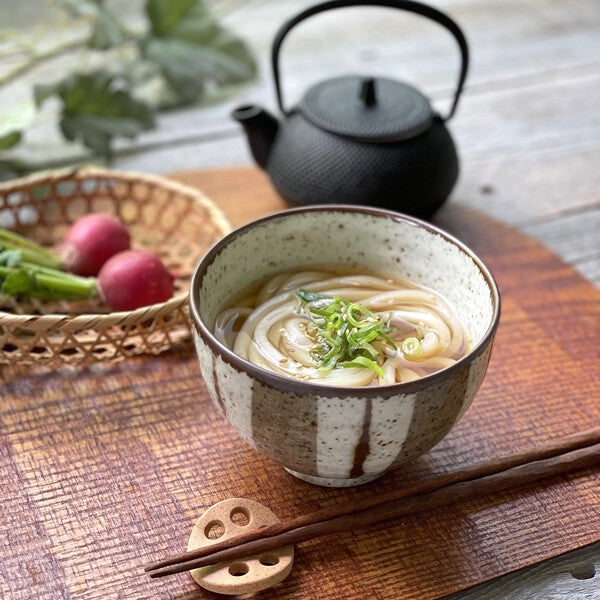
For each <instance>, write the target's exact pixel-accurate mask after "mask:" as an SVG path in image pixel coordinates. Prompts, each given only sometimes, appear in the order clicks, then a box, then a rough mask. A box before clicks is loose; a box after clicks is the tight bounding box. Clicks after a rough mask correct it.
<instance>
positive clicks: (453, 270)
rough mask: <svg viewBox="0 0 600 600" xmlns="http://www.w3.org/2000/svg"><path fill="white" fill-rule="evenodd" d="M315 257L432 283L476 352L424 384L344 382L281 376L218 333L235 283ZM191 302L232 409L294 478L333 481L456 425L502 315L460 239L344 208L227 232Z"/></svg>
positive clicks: (360, 477)
mask: <svg viewBox="0 0 600 600" xmlns="http://www.w3.org/2000/svg"><path fill="white" fill-rule="evenodd" d="M310 265H312V266H313V267H314V266H324V265H338V266H342V267H351V268H354V267H357V268H360V267H366V268H367V269H369V270H375V271H380V272H384V273H389V274H391V275H393V274H397V275H400V276H404V277H408V278H410V279H412V280H413V281H415V282H417V283H420V284H424V285H426V286H429V287H432V288H433V289H435V290H437V291H438V292H439V293H441V294H442V295H443V296H444V297H445V298H446V299H447V300H449V301H450V302H451V303H452V304H453V305H454V307H455V309H456V311H457V313H458V316H459V318H460V319H461V321H462V323H463V324H464V325H465V327H466V328H467V331H468V332H469V334H470V336H471V340H472V350H471V351H470V352H469V353H468V354H467V355H466V356H464V357H463V358H461V359H460V360H458V361H457V362H456V363H455V364H453V365H452V366H450V367H447V368H445V369H443V370H441V371H438V372H436V373H434V374H432V375H428V376H426V377H422V378H421V379H418V380H416V381H412V382H406V383H399V384H395V385H389V386H380V387H368V388H365V387H362V388H339V387H327V386H322V385H318V384H311V383H307V382H304V381H298V380H295V379H291V378H287V377H283V376H280V375H276V374H274V373H272V372H270V371H267V370H265V369H263V368H261V367H258V366H255V365H253V364H251V363H250V362H248V361H246V360H244V359H242V358H240V357H239V356H237V355H236V354H234V353H233V352H232V351H231V350H229V349H227V348H226V347H225V346H223V345H222V344H221V343H220V342H219V341H218V340H217V339H216V338H215V336H214V335H213V333H212V330H213V325H214V322H215V318H216V316H217V314H218V313H219V312H220V311H221V310H222V308H223V305H224V303H226V302H227V301H228V299H230V298H231V297H232V296H233V295H234V294H235V293H236V292H238V291H240V290H242V289H243V288H245V287H247V286H249V285H250V284H252V283H253V282H255V281H257V280H260V279H263V278H265V277H267V276H269V275H273V274H276V273H278V272H281V271H286V270H290V269H295V268H298V267H306V266H310ZM190 303H191V313H192V317H193V324H194V332H193V335H194V340H195V344H196V349H197V352H198V358H199V361H200V370H201V372H202V375H203V377H204V380H205V382H206V386H207V388H208V390H209V393H210V396H211V398H212V399H213V401H214V402H215V404H216V405H217V406H218V407H219V409H220V410H221V411H222V412H223V414H224V415H225V417H226V418H227V419H228V420H229V422H230V423H231V424H232V425H233V426H234V427H235V428H236V429H237V431H238V432H239V433H240V434H241V436H242V437H243V438H245V439H246V440H247V441H248V442H250V443H251V444H252V445H253V446H255V447H256V448H257V449H258V450H261V451H262V452H264V453H265V454H267V455H268V456H269V457H271V458H272V459H274V460H276V461H278V462H280V463H281V464H282V465H283V466H284V467H285V468H286V469H287V470H288V471H289V472H290V473H291V474H292V475H295V476H296V477H299V478H300V479H303V480H305V481H308V482H310V483H315V484H318V485H326V486H332V487H345V486H352V485H358V484H362V483H365V482H367V481H370V480H372V479H375V478H376V477H378V476H379V475H381V474H382V473H384V472H385V471H387V470H389V469H392V468H394V467H396V466H397V465H399V464H401V463H403V462H405V461H409V460H411V459H414V458H416V457H418V456H420V455H421V454H423V453H424V452H427V450H429V449H430V448H431V447H433V446H434V445H435V444H437V443H438V442H439V441H440V440H441V439H442V438H443V437H444V436H445V435H446V434H447V433H448V431H449V430H450V428H451V427H452V426H453V424H454V423H456V421H457V420H458V419H459V418H460V416H461V415H462V414H463V413H464V411H465V410H466V409H467V408H468V407H469V405H470V404H471V401H472V400H473V397H474V396H475V393H476V392H477V390H478V388H479V386H480V385H481V382H482V380H483V377H484V375H485V372H486V369H487V365H488V361H489V358H490V352H491V349H492V342H493V338H494V334H495V332H496V328H497V325H498V320H499V313H500V297H499V293H498V287H497V285H496V283H495V282H494V279H493V277H492V276H491V274H490V273H489V271H488V269H487V268H486V267H485V265H484V264H483V263H482V261H481V260H480V259H479V258H478V257H477V256H476V255H475V254H474V253H473V252H472V251H471V250H469V249H468V248H467V247H466V246H465V245H463V244H462V243H460V242H459V241H457V240H456V239H455V238H453V237H452V236H450V235H449V234H447V233H445V232H443V231H442V230H440V229H437V228H436V227H434V226H432V225H430V224H427V223H424V222H422V221H419V220H417V219H414V218H411V217H407V216H404V215H400V214H398V213H394V212H390V211H384V210H378V209H373V208H370V207H359V206H343V205H335V206H333V205H329V206H315V207H306V208H298V209H292V210H288V211H284V212H280V213H276V214H274V215H271V216H268V217H265V218H262V219H258V220H256V221H253V222H252V223H249V224H248V225H245V226H243V227H241V228H239V229H237V230H235V231H233V232H232V233H230V234H228V235H227V236H225V237H224V238H223V239H222V240H221V241H220V242H218V243H217V244H216V245H215V246H214V247H213V248H212V249H211V250H210V251H209V252H208V253H207V254H206V255H205V256H204V258H203V259H202V260H201V261H200V263H199V265H198V266H197V268H196V271H195V273H194V276H193V279H192V284H191V292H190Z"/></svg>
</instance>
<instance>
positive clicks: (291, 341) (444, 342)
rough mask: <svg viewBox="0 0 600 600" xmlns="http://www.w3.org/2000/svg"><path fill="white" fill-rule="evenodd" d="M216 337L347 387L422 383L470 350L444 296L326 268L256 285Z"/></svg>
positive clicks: (276, 364)
mask: <svg viewBox="0 0 600 600" xmlns="http://www.w3.org/2000/svg"><path fill="white" fill-rule="evenodd" d="M215 335H216V337H217V338H218V339H219V340H220V341H221V342H222V343H223V344H225V345H226V346H227V347H228V348H230V349H231V350H233V352H235V353H236V354H238V355H239V356H241V357H242V358H245V359H246V360H248V361H250V362H252V363H254V364H255V365H258V366H259V367H263V368H264V369H268V370H270V371H273V372H274V373H277V374H279V375H284V376H288V377H293V378H296V379H300V380H304V381H308V382H311V383H317V384H323V385H331V386H340V387H355V386H374V385H391V384H394V383H400V382H406V381H412V380H415V379H418V378H419V377H422V376H424V375H428V374H430V373H433V372H435V371H438V370H440V369H444V368H446V367H449V366H450V365H452V364H454V363H455V362H456V361H457V360H458V359H459V358H461V357H462V356H464V354H465V353H466V352H467V351H468V350H469V338H468V335H467V332H466V331H465V329H464V327H463V325H462V324H461V323H460V321H459V319H458V318H457V316H456V315H455V313H454V311H453V309H452V307H451V306H450V305H449V304H448V302H446V301H445V300H444V299H443V298H442V297H441V296H440V295H439V294H438V293H436V292H435V291H433V290H431V289H429V288H426V287H424V286H421V285H417V284H415V283H413V282H411V281H408V280H406V279H399V278H395V279H390V278H387V277H384V276H380V275H375V274H343V273H342V274H341V273H334V272H326V271H308V270H307V271H295V272H286V273H281V274H278V275H276V276H274V277H271V278H270V279H269V280H268V281H266V282H264V283H263V284H262V285H261V286H260V287H258V286H254V289H252V288H248V289H247V290H245V291H244V292H242V293H241V294H238V296H237V298H236V299H235V300H234V301H233V302H232V303H231V305H230V306H229V307H228V308H226V309H225V310H223V311H222V312H221V313H220V314H219V315H218V317H217V320H216V323H215Z"/></svg>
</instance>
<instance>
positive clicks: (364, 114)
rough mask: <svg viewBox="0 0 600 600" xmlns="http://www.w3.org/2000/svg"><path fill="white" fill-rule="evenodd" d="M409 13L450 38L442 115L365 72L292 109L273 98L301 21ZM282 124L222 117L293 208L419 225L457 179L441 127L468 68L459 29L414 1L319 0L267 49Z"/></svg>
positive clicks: (250, 108) (321, 87)
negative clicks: (450, 91)
mask: <svg viewBox="0 0 600 600" xmlns="http://www.w3.org/2000/svg"><path fill="white" fill-rule="evenodd" d="M361 5H369V6H381V7H387V8H395V9H400V10H404V11H408V12H412V13H415V14H418V15H421V16H422V17H425V18H428V19H431V20H432V21H434V22H436V23H438V24H439V25H441V26H443V27H444V28H445V29H446V30H448V31H449V32H450V33H451V34H452V35H453V37H454V38H455V40H456V42H457V44H458V47H459V50H460V54H461V66H460V72H459V76H458V83H457V86H456V91H455V94H454V99H453V101H452V104H451V107H450V110H449V112H448V115H447V116H446V117H445V118H442V117H441V116H440V115H438V114H437V113H436V112H435V111H434V110H433V108H432V106H431V103H430V102H429V99H428V98H427V97H426V96H425V95H423V94H422V93H421V92H420V91H419V90H417V89H416V88H414V87H412V86H411V85H409V84H406V83H402V82H400V81H397V80H395V79H389V78H384V77H372V76H369V75H344V76H340V77H336V78H333V79H327V80H324V81H321V82H319V83H317V84H315V85H313V86H312V87H311V88H310V89H309V90H308V91H307V92H306V93H305V95H304V97H303V98H302V99H301V100H300V102H299V103H298V104H297V105H296V107H295V108H294V109H292V110H289V111H288V110H286V108H285V106H284V103H283V99H282V91H281V82H280V70H279V51H280V48H281V44H282V42H283V40H284V38H285V37H286V36H287V34H288V33H289V32H290V31H291V30H292V28H294V27H295V26H296V25H297V24H298V23H300V22H302V21H303V20H305V19H307V18H309V17H311V16H313V15H316V14H318V13H321V12H323V11H328V10H336V9H343V8H347V7H350V6H361ZM271 62H272V66H273V80H274V84H275V93H276V97H277V104H278V106H279V109H280V111H281V114H282V119H281V120H277V119H276V118H275V117H274V116H273V115H271V114H269V113H268V112H267V111H266V110H264V109H262V108H261V107H259V106H254V105H245V106H241V107H239V108H238V109H236V110H234V111H233V113H232V116H233V117H234V118H235V119H236V120H237V121H239V122H240V123H241V125H242V126H243V127H244V129H245V132H246V135H247V138H248V143H249V145H250V149H251V151H252V155H253V156H254V159H255V160H256V162H257V163H258V164H259V165H260V166H261V167H262V168H263V169H265V170H266V171H267V173H268V174H269V176H270V178H271V180H272V182H273V184H274V186H275V187H276V188H277V190H278V191H279V193H280V194H281V195H282V196H283V197H284V198H285V199H287V200H288V201H289V202H290V203H293V204H328V203H335V204H367V205H373V206H380V207H384V208H388V209H392V210H396V211H400V212H405V213H409V214H412V215H415V216H418V217H422V218H429V217H431V215H432V214H433V213H434V212H435V211H436V210H437V209H438V208H439V207H440V206H441V205H442V204H443V203H444V201H445V200H446V198H447V197H448V196H449V194H450V192H451V191H452V188H453V187H454V184H455V183H456V180H457V178H458V170H459V167H458V156H457V153H456V148H455V146H454V142H453V141H452V138H451V136H450V132H449V131H448V129H447V127H446V122H447V121H448V119H450V118H451V117H452V116H453V114H454V112H455V110H456V107H457V105H458V101H459V98H460V95H461V92H462V89H463V86H464V83H465V79H466V76H467V70H468V64H469V52H468V46H467V42H466V39H465V36H464V34H463V33H462V31H461V29H460V27H459V26H458V25H457V24H456V23H455V22H454V21H453V20H452V19H451V18H450V17H448V16H447V15H445V14H444V13H442V12H440V11H439V10H438V9H436V8H434V7H431V6H427V5H425V4H421V3H419V2H417V1H415V0H325V1H323V2H321V3H319V4H315V5H313V6H309V7H308V8H306V9H304V10H303V11H302V12H300V13H299V14H297V15H295V16H294V17H292V18H290V19H289V20H288V21H287V22H286V23H284V24H283V25H282V27H281V28H280V29H279V31H278V32H277V34H276V36H275V39H274V41H273V47H272V50H271Z"/></svg>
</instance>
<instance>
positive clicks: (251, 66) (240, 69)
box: [0, 0, 256, 178]
mask: <svg viewBox="0 0 600 600" xmlns="http://www.w3.org/2000/svg"><path fill="white" fill-rule="evenodd" d="M60 2H61V3H62V4H63V5H64V6H65V8H67V10H68V12H69V13H70V14H71V15H72V16H74V17H77V18H84V19H86V20H87V21H88V22H89V25H90V34H89V37H88V38H87V39H86V40H85V42H84V45H85V46H87V47H88V48H90V49H92V51H94V52H95V53H103V52H105V51H108V50H111V49H114V48H119V47H123V48H126V49H128V50H129V51H131V50H132V49H133V50H136V51H137V55H136V57H135V58H133V59H132V58H131V55H130V54H131V53H129V54H127V53H126V52H125V53H123V52H118V53H115V52H113V53H111V54H110V66H108V64H107V66H105V67H104V68H101V69H96V70H91V71H87V72H85V73H70V74H67V75H66V77H65V78H64V79H62V80H61V81H58V82H54V83H52V84H45V85H37V86H35V88H34V99H35V104H34V102H33V101H32V102H31V103H30V104H29V105H28V106H22V107H17V108H15V109H14V111H7V112H6V113H5V114H4V115H2V116H0V151H1V150H7V149H9V148H11V147H13V146H15V145H16V144H18V143H19V141H20V140H21V137H22V132H23V131H24V129H25V128H26V127H27V125H28V124H29V123H30V122H31V121H32V120H33V118H34V116H35V106H36V105H37V107H40V106H41V105H42V104H43V103H44V102H45V101H46V100H47V99H48V98H51V97H52V98H55V99H56V100H57V101H58V102H59V104H60V129H61V132H62V133H63V135H64V137H65V138H66V139H68V140H70V141H75V140H78V141H80V142H82V143H83V144H84V145H85V146H86V147H87V148H89V149H90V150H92V151H93V152H94V153H96V154H99V155H103V156H105V157H110V155H111V150H112V143H113V140H114V139H115V138H116V137H127V138H132V137H134V136H136V135H137V134H139V133H140V132H142V131H145V130H148V129H151V128H153V127H154V125H155V114H154V112H155V110H156V109H162V108H165V107H173V106H183V105H188V104H191V103H194V102H197V101H198V100H201V99H202V97H203V95H204V93H205V91H206V88H207V86H210V87H211V88H212V87H214V86H225V85H229V84H237V83H240V82H244V81H247V80H249V79H251V78H252V77H254V75H255V73H256V64H255V62H254V59H253V58H252V55H251V54H250V52H249V50H248V48H247V46H246V45H245V44H244V42H243V41H242V40H241V39H240V38H239V37H238V36H236V35H235V34H233V33H232V32H231V31H229V30H228V29H226V28H225V27H223V26H222V25H221V24H219V22H218V21H217V20H216V19H215V17H214V16H213V15H212V14H211V13H210V11H209V9H208V7H207V6H206V4H205V2H204V0H147V1H146V4H145V17H146V20H147V27H146V28H145V30H144V31H143V32H142V33H134V32H131V31H128V29H127V27H126V26H125V24H124V23H122V22H121V20H120V19H119V17H118V15H116V14H114V13H112V12H111V11H110V10H108V9H107V7H106V6H105V3H104V0H60ZM65 48H68V49H69V50H72V49H73V46H72V43H71V44H70V45H68V46H65ZM56 54H57V52H56V51H54V52H53V56H54V55H56ZM40 60H44V56H43V55H40V56H38V57H37V59H36V61H33V62H34V63H36V62H39V61H40ZM107 61H108V59H107ZM32 64H33V63H32ZM21 169H22V165H20V164H17V163H15V161H10V160H0V178H2V176H3V175H6V174H11V173H15V172H17V171H19V170H21Z"/></svg>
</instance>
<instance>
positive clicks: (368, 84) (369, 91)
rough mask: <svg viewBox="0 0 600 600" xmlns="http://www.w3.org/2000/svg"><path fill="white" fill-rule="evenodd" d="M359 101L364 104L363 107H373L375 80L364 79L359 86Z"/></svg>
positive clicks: (375, 99) (374, 101) (370, 78)
mask: <svg viewBox="0 0 600 600" xmlns="http://www.w3.org/2000/svg"><path fill="white" fill-rule="evenodd" d="M360 99H361V100H362V101H363V102H364V103H365V106H373V105H374V104H376V102H377V96H376V95H375V80H374V79H373V78H372V77H369V78H367V79H364V80H363V82H362V85H361V86H360Z"/></svg>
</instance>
